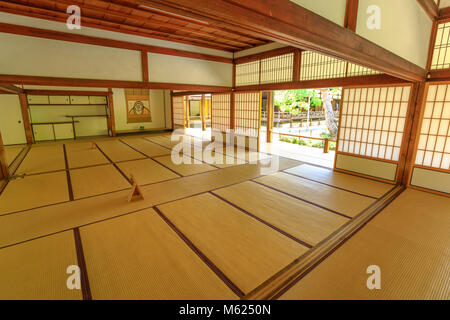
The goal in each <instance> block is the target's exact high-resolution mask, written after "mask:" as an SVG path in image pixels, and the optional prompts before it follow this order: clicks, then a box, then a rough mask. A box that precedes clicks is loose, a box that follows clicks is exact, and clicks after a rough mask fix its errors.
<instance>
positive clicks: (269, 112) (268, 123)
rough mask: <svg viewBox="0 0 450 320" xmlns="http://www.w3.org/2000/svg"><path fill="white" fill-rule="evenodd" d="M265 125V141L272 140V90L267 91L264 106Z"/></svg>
mask: <svg viewBox="0 0 450 320" xmlns="http://www.w3.org/2000/svg"><path fill="white" fill-rule="evenodd" d="M266 127H267V142H269V143H270V142H272V131H273V91H269V92H268V93H267V108H266Z"/></svg>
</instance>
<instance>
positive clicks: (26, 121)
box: [19, 93, 33, 143]
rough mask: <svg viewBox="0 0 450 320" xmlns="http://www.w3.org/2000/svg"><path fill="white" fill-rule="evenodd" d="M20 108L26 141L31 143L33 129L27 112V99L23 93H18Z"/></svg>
mask: <svg viewBox="0 0 450 320" xmlns="http://www.w3.org/2000/svg"><path fill="white" fill-rule="evenodd" d="M19 100H20V109H21V111H22V119H23V127H24V129H25V136H26V138H27V143H33V131H32V129H31V122H30V116H29V114H28V100H27V95H26V94H25V93H19Z"/></svg>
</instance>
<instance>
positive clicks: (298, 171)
mask: <svg viewBox="0 0 450 320" xmlns="http://www.w3.org/2000/svg"><path fill="white" fill-rule="evenodd" d="M285 171H286V172H289V173H292V174H295V175H298V176H300V177H304V178H307V179H312V180H315V181H318V182H322V183H325V184H329V185H332V186H335V187H338V188H342V189H346V190H349V191H353V192H357V193H361V194H365V195H368V196H371V197H376V198H380V197H381V196H383V195H384V194H385V193H386V192H388V191H389V190H391V189H392V187H393V185H392V184H388V183H383V182H378V181H375V180H369V179H365V178H361V177H357V176H352V175H350V174H345V173H341V172H336V171H333V170H330V169H326V168H320V167H317V166H312V165H309V164H302V165H299V166H297V167H295V168H291V169H288V170H285Z"/></svg>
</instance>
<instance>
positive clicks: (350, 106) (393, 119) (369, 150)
mask: <svg viewBox="0 0 450 320" xmlns="http://www.w3.org/2000/svg"><path fill="white" fill-rule="evenodd" d="M410 91H411V87H410V86H396V87H376V88H353V89H344V93H343V101H342V109H341V113H342V114H341V121H340V128H339V143H338V152H343V153H350V154H356V155H362V156H366V157H371V158H378V159H385V160H392V161H398V160H399V156H400V148H401V144H402V139H403V131H404V127H405V120H406V114H407V110H408V102H409V97H410Z"/></svg>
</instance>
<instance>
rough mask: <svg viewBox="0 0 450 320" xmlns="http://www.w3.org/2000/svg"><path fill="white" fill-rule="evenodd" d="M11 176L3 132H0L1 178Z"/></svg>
mask: <svg viewBox="0 0 450 320" xmlns="http://www.w3.org/2000/svg"><path fill="white" fill-rule="evenodd" d="M8 178H9V169H8V163H7V162H6V154H5V147H4V146H3V139H2V134H1V132H0V180H3V179H8Z"/></svg>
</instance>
